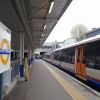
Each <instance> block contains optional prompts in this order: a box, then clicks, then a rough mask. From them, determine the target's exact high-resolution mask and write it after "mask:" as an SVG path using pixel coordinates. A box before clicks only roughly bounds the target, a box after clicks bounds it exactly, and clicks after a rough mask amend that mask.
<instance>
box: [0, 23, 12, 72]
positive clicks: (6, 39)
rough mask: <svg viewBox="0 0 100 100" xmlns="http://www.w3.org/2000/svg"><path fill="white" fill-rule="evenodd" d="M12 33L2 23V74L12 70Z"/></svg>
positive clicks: (0, 68)
mask: <svg viewBox="0 0 100 100" xmlns="http://www.w3.org/2000/svg"><path fill="white" fill-rule="evenodd" d="M10 45H11V31H10V30H9V29H8V28H7V27H6V26H5V25H4V24H2V23H1V22H0V73H2V72H4V71H6V70H8V69H10V52H11V49H10Z"/></svg>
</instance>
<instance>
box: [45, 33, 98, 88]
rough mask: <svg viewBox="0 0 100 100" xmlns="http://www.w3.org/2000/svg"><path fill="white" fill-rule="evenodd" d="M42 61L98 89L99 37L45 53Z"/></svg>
mask: <svg viewBox="0 0 100 100" xmlns="http://www.w3.org/2000/svg"><path fill="white" fill-rule="evenodd" d="M47 56H48V57H47ZM44 59H45V60H46V61H48V62H50V63H52V64H54V65H56V66H57V67H62V68H64V69H65V70H67V71H69V72H70V73H71V74H74V75H77V76H78V77H80V78H81V79H83V80H86V81H88V83H91V84H93V85H95V86H96V87H98V88H100V35H97V36H95V37H91V38H88V39H85V40H83V41H80V42H77V43H74V44H71V45H68V46H65V47H63V48H60V49H57V50H54V51H51V52H49V53H46V54H45V57H44Z"/></svg>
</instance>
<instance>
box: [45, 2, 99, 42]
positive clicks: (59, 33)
mask: <svg viewBox="0 0 100 100" xmlns="http://www.w3.org/2000/svg"><path fill="white" fill-rule="evenodd" d="M77 24H83V25H84V26H85V27H86V28H87V29H88V30H92V28H99V27H100V0H73V1H72V3H71V4H70V5H69V7H68V8H67V10H66V11H65V13H64V14H63V16H62V17H61V18H60V20H59V21H58V23H57V25H56V26H55V27H54V29H53V30H52V32H51V33H50V35H49V37H48V38H47V40H46V42H54V41H58V42H61V41H64V40H66V39H67V38H71V34H70V33H71V29H72V28H73V27H74V26H75V25H77Z"/></svg>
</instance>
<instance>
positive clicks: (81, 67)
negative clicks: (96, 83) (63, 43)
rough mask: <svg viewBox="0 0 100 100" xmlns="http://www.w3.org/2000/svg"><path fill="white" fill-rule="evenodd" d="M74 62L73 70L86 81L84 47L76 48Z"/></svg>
mask: <svg viewBox="0 0 100 100" xmlns="http://www.w3.org/2000/svg"><path fill="white" fill-rule="evenodd" d="M75 52H76V61H75V68H76V74H77V75H78V76H79V77H81V78H84V79H86V64H85V63H84V60H85V57H84V47H79V48H76V51H75Z"/></svg>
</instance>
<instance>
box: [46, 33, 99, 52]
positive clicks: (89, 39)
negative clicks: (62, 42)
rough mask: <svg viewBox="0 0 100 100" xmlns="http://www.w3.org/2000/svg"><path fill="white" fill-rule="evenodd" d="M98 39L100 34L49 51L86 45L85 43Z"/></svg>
mask: <svg viewBox="0 0 100 100" xmlns="http://www.w3.org/2000/svg"><path fill="white" fill-rule="evenodd" d="M98 40H100V34H99V35H96V36H94V37H90V38H88V39H85V40H82V41H80V42H76V43H73V44H70V45H67V46H64V47H62V48H58V49H56V50H53V51H50V52H48V53H51V52H55V51H59V50H62V49H67V48H71V47H76V46H80V45H84V44H87V43H91V42H95V41H98Z"/></svg>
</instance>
